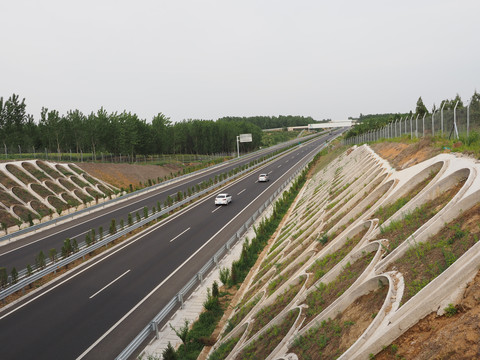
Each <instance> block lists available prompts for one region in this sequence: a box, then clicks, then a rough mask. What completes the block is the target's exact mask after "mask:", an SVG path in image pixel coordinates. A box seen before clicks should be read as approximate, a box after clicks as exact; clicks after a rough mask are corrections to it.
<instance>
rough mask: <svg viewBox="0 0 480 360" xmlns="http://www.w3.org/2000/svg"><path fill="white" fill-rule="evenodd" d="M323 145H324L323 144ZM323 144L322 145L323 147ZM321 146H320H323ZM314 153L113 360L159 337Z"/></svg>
mask: <svg viewBox="0 0 480 360" xmlns="http://www.w3.org/2000/svg"><path fill="white" fill-rule="evenodd" d="M324 146H325V145H324ZM324 146H323V147H324ZM323 147H322V148H323ZM314 156H315V154H313V155H310V156H309V157H308V158H307V159H306V160H304V163H303V165H301V166H300V167H299V168H298V169H297V170H296V171H295V172H294V173H293V174H292V175H291V176H290V177H289V178H288V179H287V180H286V181H285V182H284V183H283V184H282V185H281V186H280V187H279V188H278V189H277V190H276V191H275V192H274V193H273V195H271V196H270V198H269V199H268V200H267V201H266V202H265V203H263V204H262V205H260V207H259V208H258V209H257V210H256V211H255V213H254V214H253V215H252V216H251V217H250V218H248V220H247V221H246V222H245V223H244V224H243V225H242V226H240V228H239V229H238V230H237V232H236V233H235V235H233V236H232V237H231V238H230V239H229V240H228V241H227V242H226V243H225V245H224V246H222V247H221V248H220V249H219V250H218V251H217V252H216V253H215V254H214V255H213V257H212V258H211V259H210V260H209V261H207V263H206V264H205V265H204V266H203V267H202V268H201V269H200V271H199V272H198V273H197V274H196V275H195V276H194V277H193V278H192V279H191V280H190V281H189V282H188V283H187V284H186V285H185V286H184V287H183V288H182V289H181V290H180V291H179V292H178V294H177V295H175V296H174V297H173V298H172V299H171V300H170V301H169V302H168V304H167V305H166V306H165V307H164V308H163V309H162V310H161V311H160V312H159V313H158V314H157V315H156V316H155V317H154V318H153V319H152V320H151V321H150V322H149V323H148V325H147V326H145V328H143V330H142V331H140V333H139V334H138V335H137V336H136V337H135V339H133V340H132V342H131V343H130V344H128V345H127V347H126V348H125V349H124V350H123V351H122V352H121V353H120V354H119V355H118V356H117V357H116V358H115V360H125V359H128V358H129V357H130V356H131V355H132V354H133V353H134V352H135V350H136V349H137V348H138V347H139V346H140V345H141V344H142V343H143V342H144V341H145V340H146V339H147V338H148V336H150V334H151V333H152V332H153V333H155V336H156V338H157V339H158V337H159V331H158V324H159V323H160V322H162V321H163V320H164V319H165V318H166V316H167V315H168V314H169V313H170V312H171V311H172V310H173V309H174V308H175V307H176V306H178V305H180V307H182V308H183V297H184V295H186V294H188V292H189V291H190V290H191V289H192V288H193V287H194V286H195V285H196V284H197V283H198V282H200V283H201V282H202V280H203V277H204V276H205V274H207V273H208V271H210V268H211V267H212V266H214V265H215V266H216V265H217V264H218V259H219V258H220V257H221V256H222V255H223V254H224V253H226V252H228V251H229V250H230V249H231V247H232V246H233V244H234V243H236V242H237V241H238V240H239V239H240V238H241V236H242V235H243V234H244V233H245V232H246V231H247V229H248V228H249V226H250V224H252V223H254V222H255V221H256V220H257V219H258V217H259V216H260V215H261V214H262V213H263V212H264V211H265V209H266V208H267V207H268V206H269V205H270V204H271V203H272V202H273V201H274V200H275V199H276V198H277V196H278V195H279V194H280V193H281V192H282V191H283V190H284V189H285V188H286V187H287V186H288V184H290V182H291V181H292V180H293V179H295V178H296V177H297V176H298V174H299V173H300V172H302V171H303V170H304V169H305V168H306V167H307V166H308V164H309V163H310V161H311V160H312V159H313V157H314Z"/></svg>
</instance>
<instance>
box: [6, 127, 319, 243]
mask: <svg viewBox="0 0 480 360" xmlns="http://www.w3.org/2000/svg"><path fill="white" fill-rule="evenodd" d="M314 136H317V135H311V136H305V137H304V138H302V140H310V139H311V138H312V137H314ZM296 141H298V139H295V140H292V141H290V143H289V142H286V143H282V144H279V145H275V146H272V147H270V148H268V149H264V150H273V149H275V147H278V148H280V147H282V146H287V147H288V146H290V145H292V144H293V143H295V142H296ZM260 151H262V150H260ZM250 155H252V153H250V154H247V155H243V156H242V157H241V158H244V157H246V156H250ZM280 155H281V153H280V154H277V155H275V156H273V157H270V158H268V159H274V158H275V157H277V156H280ZM238 160H239V159H238V158H234V159H230V160H227V161H225V162H222V163H220V164H216V165H213V166H210V167H208V168H204V169H200V170H196V171H193V172H191V173H189V174H184V175H180V176H178V177H175V178H173V179H169V180H165V181H162V182H161V183H158V184H156V185H153V186H149V187H147V188H144V189H140V190H137V191H134V192H131V193H128V194H125V195H121V196H118V197H116V198H115V199H111V200H109V201H108V204H109V205H112V204H114V203H115V202H119V201H123V200H126V199H128V198H130V197H134V196H138V195H141V194H143V193H147V192H150V191H154V190H156V189H158V188H159V187H162V186H165V185H168V184H170V183H173V182H177V181H179V180H182V179H184V178H187V177H191V176H193V175H197V174H201V173H202V172H205V171H208V170H212V169H215V168H217V167H221V166H224V165H226V164H230V163H234V162H236V161H238ZM105 205H106V202H103V203H101V204H96V205H92V206H89V207H86V208H84V209H82V210H78V211H75V212H73V213H71V214H66V215H63V216H60V217H57V218H55V219H52V220H48V221H45V222H42V223H39V224H36V225H32V226H29V227H27V228H24V229H20V230H17V231H15V232H12V233H10V234H6V235H3V236H1V237H0V243H1V242H3V241H10V240H11V239H13V238H15V237H17V236H21V235H24V234H28V233H29V232H35V231H37V230H39V229H41V228H43V227H46V226H49V225H54V224H57V223H58V222H62V221H66V220H69V219H73V218H75V217H78V216H79V215H82V214H84V213H87V212H90V211H95V210H97V209H99V208H102V207H104V206H105Z"/></svg>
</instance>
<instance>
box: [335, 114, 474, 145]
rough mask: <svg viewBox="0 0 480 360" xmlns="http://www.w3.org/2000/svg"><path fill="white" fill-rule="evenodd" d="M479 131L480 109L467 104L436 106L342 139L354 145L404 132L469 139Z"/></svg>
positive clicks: (423, 135)
mask: <svg viewBox="0 0 480 360" xmlns="http://www.w3.org/2000/svg"><path fill="white" fill-rule="evenodd" d="M478 132H480V112H479V111H471V110H470V107H469V106H467V107H466V108H461V109H453V110H444V109H440V110H435V111H434V112H433V113H432V114H425V115H423V116H419V115H410V116H405V117H401V118H400V119H395V120H393V121H391V122H390V123H388V124H387V125H385V126H384V127H382V128H379V129H373V130H370V131H367V132H365V133H363V134H359V135H356V136H353V137H350V138H348V139H344V140H343V142H344V144H347V145H354V144H362V143H366V142H371V141H377V140H379V139H382V138H384V139H389V138H396V137H401V136H405V135H407V136H409V137H410V138H418V137H425V136H440V137H445V138H449V139H460V140H464V141H469V140H468V139H469V137H470V136H471V135H472V134H473V133H478Z"/></svg>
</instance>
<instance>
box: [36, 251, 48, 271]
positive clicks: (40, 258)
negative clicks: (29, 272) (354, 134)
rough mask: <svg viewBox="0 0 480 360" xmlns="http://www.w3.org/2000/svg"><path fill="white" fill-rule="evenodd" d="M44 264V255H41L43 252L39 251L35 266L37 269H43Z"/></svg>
mask: <svg viewBox="0 0 480 360" xmlns="http://www.w3.org/2000/svg"><path fill="white" fill-rule="evenodd" d="M45 264H46V261H45V254H44V253H43V251H40V253H39V254H38V255H37V257H36V258H35V265H36V267H37V269H43V268H44V267H45Z"/></svg>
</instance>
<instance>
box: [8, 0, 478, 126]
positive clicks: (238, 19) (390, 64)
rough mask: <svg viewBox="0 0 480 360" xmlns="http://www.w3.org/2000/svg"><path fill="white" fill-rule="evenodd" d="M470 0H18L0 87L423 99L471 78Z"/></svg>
mask: <svg viewBox="0 0 480 360" xmlns="http://www.w3.org/2000/svg"><path fill="white" fill-rule="evenodd" d="M479 14H480V1H478V0H457V1H453V0H451V1H447V0H416V1H413V0H402V1H398V0H397V1H391V0H363V1H358V0H337V1H325V0H296V1H293V0H290V1H287V0H242V1H232V0H202V1H200V0H175V1H173V0H170V1H164V0H154V1H150V0H148V1H147V0H137V1H124V0H115V1H113V0H112V1H111V0H94V1H93V0H83V1H68V0H42V1H37V0H15V1H8V2H4V3H3V4H2V6H1V11H0V31H1V33H2V40H1V42H0V69H2V75H1V76H0V97H3V98H4V99H5V100H6V99H7V98H9V97H10V96H11V95H12V94H13V93H15V94H17V95H19V96H20V98H25V103H26V104H27V108H26V110H27V113H29V114H32V115H33V116H34V118H35V120H37V121H38V119H39V118H40V111H41V108H42V107H46V108H48V109H49V110H53V109H54V110H58V111H59V112H60V113H61V114H66V113H67V112H68V111H69V110H75V109H78V110H80V111H82V112H83V113H84V114H89V113H91V112H92V111H94V112H96V111H97V110H98V109H100V108H101V107H103V108H104V109H106V110H107V112H123V111H124V110H125V111H127V112H131V113H135V114H137V115H138V116H139V117H140V118H142V119H145V120H147V121H148V122H149V121H151V119H152V118H153V117H154V116H155V115H157V114H158V113H163V114H164V115H166V116H167V117H169V118H170V119H171V120H172V121H181V120H184V119H214V120H215V119H217V118H219V117H223V116H256V115H262V116H278V115H302V116H311V117H313V118H314V119H316V120H321V119H333V120H344V119H347V118H348V117H357V116H359V114H360V113H362V114H377V113H400V112H408V111H410V110H412V111H414V110H415V105H416V102H417V100H418V98H419V97H422V99H423V102H424V103H425V105H426V106H427V108H428V109H431V108H432V106H433V104H434V103H435V104H436V105H437V106H438V104H439V103H440V102H441V101H442V100H444V99H453V98H454V97H455V96H456V94H457V93H458V94H459V95H460V96H461V98H462V100H463V101H464V103H466V102H467V101H468V100H469V99H470V97H471V96H472V95H473V93H474V91H480V21H479V20H478V15H479Z"/></svg>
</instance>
